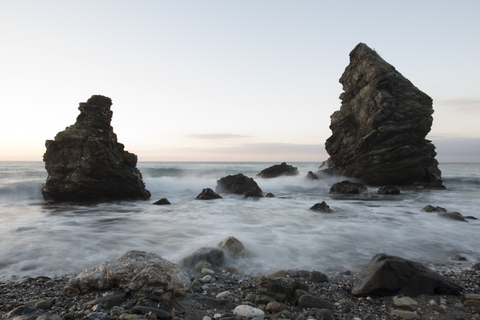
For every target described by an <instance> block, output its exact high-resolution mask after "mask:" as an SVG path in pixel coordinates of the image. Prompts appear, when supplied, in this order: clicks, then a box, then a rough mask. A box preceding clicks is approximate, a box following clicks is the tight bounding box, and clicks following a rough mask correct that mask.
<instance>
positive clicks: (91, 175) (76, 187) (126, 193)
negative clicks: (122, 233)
mask: <svg viewBox="0 0 480 320" xmlns="http://www.w3.org/2000/svg"><path fill="white" fill-rule="evenodd" d="M111 105H112V100H111V99H110V98H107V97H104V96H100V95H94V96H92V97H91V98H90V99H88V101H87V102H86V103H80V107H79V108H78V109H79V110H80V115H78V117H77V121H76V122H75V124H74V125H72V126H69V127H67V128H66V129H65V130H64V131H61V132H59V133H57V135H56V136H55V140H47V141H46V143H45V146H46V147H47V150H46V152H45V154H44V156H43V161H45V168H46V169H47V173H48V178H47V181H46V183H45V184H44V185H43V186H42V195H43V197H44V199H45V200H48V201H58V202H62V201H80V202H82V201H105V200H135V199H148V198H150V192H149V191H148V190H146V189H145V184H144V183H143V180H142V175H141V173H140V171H139V170H138V169H137V168H136V164H137V156H136V155H134V154H133V153H130V152H128V151H125V150H124V145H123V144H121V143H118V142H117V135H116V134H115V133H114V132H113V128H112V126H111V125H110V122H111V120H112V115H113V112H112V111H111V110H110V106H111Z"/></svg>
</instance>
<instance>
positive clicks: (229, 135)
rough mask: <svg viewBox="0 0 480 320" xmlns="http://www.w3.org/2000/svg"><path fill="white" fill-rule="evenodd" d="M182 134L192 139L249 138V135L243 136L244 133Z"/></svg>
mask: <svg viewBox="0 0 480 320" xmlns="http://www.w3.org/2000/svg"><path fill="white" fill-rule="evenodd" d="M184 136H185V137H188V138H192V139H201V140H220V139H238V138H250V136H244V135H240V134H232V133H210V134H186V135H184Z"/></svg>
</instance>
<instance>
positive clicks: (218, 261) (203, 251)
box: [178, 247, 225, 269]
mask: <svg viewBox="0 0 480 320" xmlns="http://www.w3.org/2000/svg"><path fill="white" fill-rule="evenodd" d="M199 262H208V263H209V265H210V266H211V267H215V268H217V267H221V266H223V264H224V263H225V254H224V253H223V250H220V249H217V248H208V247H203V248H200V249H198V250H197V251H195V252H193V253H192V254H190V255H188V256H186V257H185V258H183V259H182V260H180V262H179V263H178V264H179V265H180V266H182V267H184V268H189V269H194V268H195V266H196V265H197V264H198V263H199Z"/></svg>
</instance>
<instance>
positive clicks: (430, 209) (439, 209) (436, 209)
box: [422, 205, 447, 212]
mask: <svg viewBox="0 0 480 320" xmlns="http://www.w3.org/2000/svg"><path fill="white" fill-rule="evenodd" d="M422 210H423V211H426V212H447V209H445V208H442V207H439V206H436V207H435V206H432V205H428V206H426V207H424V208H423V209H422Z"/></svg>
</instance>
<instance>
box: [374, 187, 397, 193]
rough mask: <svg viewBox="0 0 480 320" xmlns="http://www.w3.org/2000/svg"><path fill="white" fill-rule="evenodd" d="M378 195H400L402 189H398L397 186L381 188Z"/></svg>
mask: <svg viewBox="0 0 480 320" xmlns="http://www.w3.org/2000/svg"><path fill="white" fill-rule="evenodd" d="M377 193H378V194H385V195H390V194H400V189H398V187H397V186H386V187H381V188H380V189H378V192H377Z"/></svg>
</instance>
